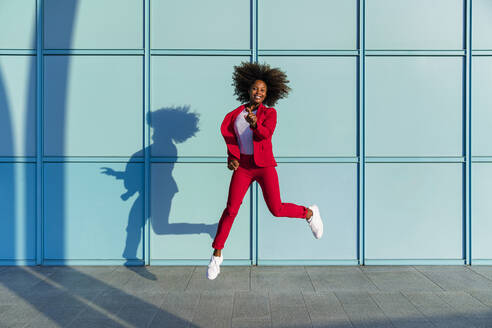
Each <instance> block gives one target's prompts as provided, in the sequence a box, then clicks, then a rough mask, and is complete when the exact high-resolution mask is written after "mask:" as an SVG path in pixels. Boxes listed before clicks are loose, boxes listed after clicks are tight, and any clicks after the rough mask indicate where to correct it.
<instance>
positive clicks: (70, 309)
mask: <svg viewBox="0 0 492 328" xmlns="http://www.w3.org/2000/svg"><path fill="white" fill-rule="evenodd" d="M84 310H85V307H82V306H63V307H59V306H58V305H56V304H45V306H44V307H43V308H42V309H41V310H40V311H41V312H42V314H43V315H42V316H39V317H37V318H36V319H35V320H34V321H31V322H30V326H32V327H36V328H38V327H39V328H44V327H46V328H52V327H68V326H69V325H70V324H71V323H72V321H74V320H75V318H77V317H78V315H79V314H80V313H82V311H84Z"/></svg>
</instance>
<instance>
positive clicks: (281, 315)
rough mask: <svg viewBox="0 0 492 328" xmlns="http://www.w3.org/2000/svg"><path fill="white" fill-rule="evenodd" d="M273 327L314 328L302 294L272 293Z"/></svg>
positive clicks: (270, 295) (270, 296)
mask: <svg viewBox="0 0 492 328" xmlns="http://www.w3.org/2000/svg"><path fill="white" fill-rule="evenodd" d="M269 298H270V311H271V317H272V326H273V327H312V323H311V318H310V316H309V312H308V310H307V307H306V304H305V303H304V298H303V296H302V294H301V292H288V293H286V292H282V293H278V292H275V293H270V294H269Z"/></svg>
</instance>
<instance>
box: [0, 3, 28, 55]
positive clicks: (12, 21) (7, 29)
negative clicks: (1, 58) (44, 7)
mask: <svg viewBox="0 0 492 328" xmlns="http://www.w3.org/2000/svg"><path fill="white" fill-rule="evenodd" d="M0 31H2V32H1V33H0V48H1V49H35V48H36V0H15V1H12V0H0Z"/></svg>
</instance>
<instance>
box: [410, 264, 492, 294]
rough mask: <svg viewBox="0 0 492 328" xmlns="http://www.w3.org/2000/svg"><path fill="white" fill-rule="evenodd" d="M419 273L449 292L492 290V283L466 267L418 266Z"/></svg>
mask: <svg viewBox="0 0 492 328" xmlns="http://www.w3.org/2000/svg"><path fill="white" fill-rule="evenodd" d="M415 268H416V269H417V270H418V271H419V272H421V273H422V274H424V275H425V276H426V277H427V278H429V279H430V280H432V281H433V282H434V283H436V284H437V285H439V286H440V287H441V288H442V289H444V290H447V291H459V290H483V289H489V290H492V281H491V280H489V279H486V278H484V277H483V276H481V275H479V274H478V273H476V272H474V271H473V270H470V269H468V268H467V267H465V266H416V267H415Z"/></svg>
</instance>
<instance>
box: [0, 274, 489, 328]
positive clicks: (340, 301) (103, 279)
mask: <svg viewBox="0 0 492 328" xmlns="http://www.w3.org/2000/svg"><path fill="white" fill-rule="evenodd" d="M205 270H206V268H205V266H200V267H193V266H181V267H134V268H128V267H115V266H98V267H90V266H85V267H0V328H3V327H22V328H26V327H31V328H43V327H125V328H131V327H235V328H237V327H282V328H287V327H332V328H352V327H392V328H396V327H403V328H412V327H419V328H426V327H450V328H455V327H472V328H473V327H490V328H492V266H479V267H468V266H446V267H444V266H442V267H438V266H368V267H358V266H354V267H340V266H332V267H330V266H326V267H320V266H313V267H309V266H306V267H304V266H289V267H244V266H242V267H231V266H224V267H223V268H221V274H220V275H219V277H218V278H217V279H216V280H214V281H209V280H208V279H206V276H205Z"/></svg>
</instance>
